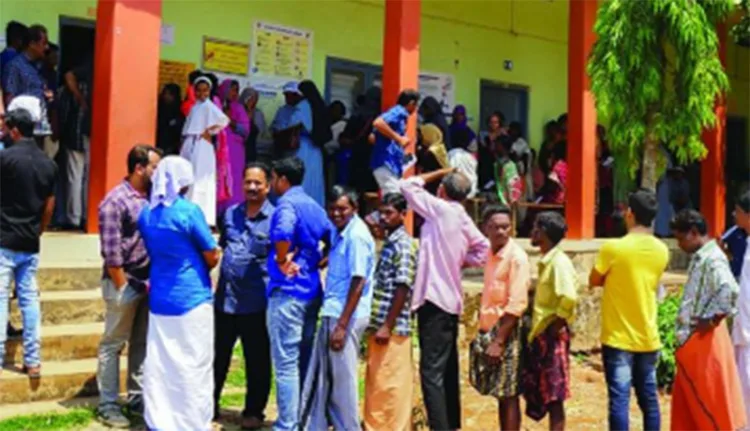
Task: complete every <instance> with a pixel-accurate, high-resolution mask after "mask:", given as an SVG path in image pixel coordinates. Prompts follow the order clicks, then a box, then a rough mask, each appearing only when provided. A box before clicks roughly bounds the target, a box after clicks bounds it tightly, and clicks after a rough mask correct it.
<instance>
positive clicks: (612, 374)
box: [602, 346, 661, 431]
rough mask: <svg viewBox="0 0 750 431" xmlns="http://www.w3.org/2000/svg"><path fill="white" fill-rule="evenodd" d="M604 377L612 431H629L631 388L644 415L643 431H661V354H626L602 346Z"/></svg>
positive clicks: (625, 352)
mask: <svg viewBox="0 0 750 431" xmlns="http://www.w3.org/2000/svg"><path fill="white" fill-rule="evenodd" d="M602 357H603V360H604V373H605V377H606V379H607V392H608V393H609V429H610V430H614V431H624V430H628V429H630V424H629V410H630V387H631V386H632V387H634V388H635V395H636V397H637V398H638V406H639V407H640V408H641V412H643V429H644V430H646V431H654V430H659V429H660V427H661V417H660V414H659V396H658V394H657V391H656V362H657V360H658V358H659V352H643V353H636V352H627V351H625V350H620V349H616V348H614V347H609V346H602Z"/></svg>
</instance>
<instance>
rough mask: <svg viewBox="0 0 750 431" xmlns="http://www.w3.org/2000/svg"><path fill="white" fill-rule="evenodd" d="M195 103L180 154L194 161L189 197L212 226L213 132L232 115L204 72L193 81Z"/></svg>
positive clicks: (214, 171)
mask: <svg viewBox="0 0 750 431" xmlns="http://www.w3.org/2000/svg"><path fill="white" fill-rule="evenodd" d="M193 87H194V89H195V98H196V101H195V105H193V107H192V108H191V109H190V114H189V115H188V117H187V119H186V120H185V125H184V126H183V128H182V136H183V139H184V140H183V143H182V150H181V151H180V156H181V157H183V158H185V159H186V160H188V161H190V163H191V164H192V165H193V171H194V174H195V184H193V185H192V187H191V188H190V190H189V192H188V197H189V199H190V200H191V201H193V202H195V203H196V204H197V205H198V206H199V207H200V208H201V210H203V214H204V215H205V217H206V222H207V223H208V224H209V226H215V225H216V191H217V175H216V151H215V149H214V145H213V143H212V142H211V137H212V136H213V135H216V134H218V133H219V132H221V131H222V130H223V129H224V128H225V127H227V126H228V125H229V118H228V117H227V116H226V115H225V114H224V113H223V112H222V111H221V109H219V107H218V106H216V105H215V104H214V103H213V102H212V101H211V80H210V79H208V78H207V77H205V76H201V77H199V78H198V79H196V80H195V82H194V83H193Z"/></svg>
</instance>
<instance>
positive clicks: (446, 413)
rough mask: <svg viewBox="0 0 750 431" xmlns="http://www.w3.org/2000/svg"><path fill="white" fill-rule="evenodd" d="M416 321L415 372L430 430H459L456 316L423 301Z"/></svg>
mask: <svg viewBox="0 0 750 431" xmlns="http://www.w3.org/2000/svg"><path fill="white" fill-rule="evenodd" d="M417 323H418V327H419V349H420V359H419V374H420V377H421V380H422V395H423V397H424V404H425V407H426V408H427V420H428V422H429V425H430V429H432V430H457V429H460V428H461V393H460V389H459V381H458V378H459V376H458V346H457V345H456V342H457V338H458V316H456V315H455V314H450V313H447V312H445V311H443V310H442V309H440V308H438V307H437V306H435V305H434V304H432V303H431V302H426V303H425V304H424V305H423V306H421V307H420V308H419V310H417Z"/></svg>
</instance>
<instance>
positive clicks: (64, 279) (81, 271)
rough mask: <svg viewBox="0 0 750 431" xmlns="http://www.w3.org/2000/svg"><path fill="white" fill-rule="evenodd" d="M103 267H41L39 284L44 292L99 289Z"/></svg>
mask: <svg viewBox="0 0 750 431" xmlns="http://www.w3.org/2000/svg"><path fill="white" fill-rule="evenodd" d="M101 279H102V269H101V268H39V272H38V273H37V284H39V290H40V291H42V292H51V291H55V292H59V291H71V290H88V289H98V288H99V287H100V286H101V284H100V280H101Z"/></svg>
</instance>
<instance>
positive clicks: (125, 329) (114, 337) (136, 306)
mask: <svg viewBox="0 0 750 431" xmlns="http://www.w3.org/2000/svg"><path fill="white" fill-rule="evenodd" d="M102 297H103V299H104V303H105V306H106V309H105V312H104V334H103V335H102V339H101V341H100V342H99V364H98V367H97V371H96V380H97V384H98V386H99V407H100V408H106V407H109V406H114V405H116V403H117V400H118V399H119V394H120V354H121V353H122V349H124V348H125V344H128V382H127V388H128V404H129V405H130V407H131V408H133V409H136V410H140V409H142V408H143V406H142V405H141V403H142V401H143V389H142V385H143V360H144V359H145V357H146V334H147V332H148V298H146V294H145V293H139V292H136V291H135V290H133V288H132V287H130V286H128V285H126V286H125V287H123V288H121V289H117V288H116V287H115V284H114V283H113V282H112V281H111V280H108V279H105V280H102Z"/></svg>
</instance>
